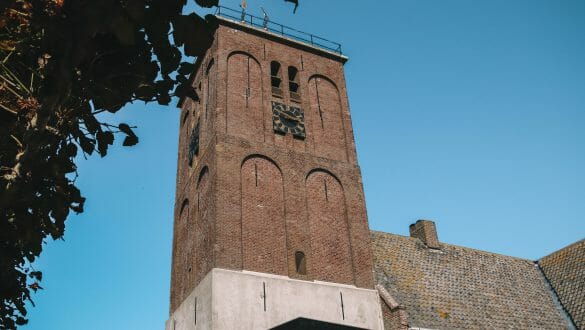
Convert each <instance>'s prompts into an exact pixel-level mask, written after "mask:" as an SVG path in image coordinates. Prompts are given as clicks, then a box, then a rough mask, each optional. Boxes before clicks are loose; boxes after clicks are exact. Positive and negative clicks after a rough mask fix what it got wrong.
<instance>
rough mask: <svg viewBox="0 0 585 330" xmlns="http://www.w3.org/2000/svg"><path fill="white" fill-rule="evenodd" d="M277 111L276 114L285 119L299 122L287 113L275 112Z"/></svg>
mask: <svg viewBox="0 0 585 330" xmlns="http://www.w3.org/2000/svg"><path fill="white" fill-rule="evenodd" d="M276 111H278V114H279V115H281V116H284V117H285V118H287V119H289V120H292V121H299V119H298V118H297V117H294V116H291V115H289V114H288V113H286V112H284V111H281V110H276Z"/></svg>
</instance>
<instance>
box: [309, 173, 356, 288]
mask: <svg viewBox="0 0 585 330" xmlns="http://www.w3.org/2000/svg"><path fill="white" fill-rule="evenodd" d="M305 185H306V187H305V190H306V201H307V213H308V217H309V227H310V228H309V229H310V230H309V232H310V235H311V255H310V258H311V267H310V269H309V272H310V273H311V274H312V276H313V277H314V278H316V279H319V280H322V281H329V282H338V283H348V284H349V283H353V267H352V260H351V252H350V251H351V243H350V240H349V227H348V223H347V210H346V204H345V194H344V191H343V186H342V185H341V182H340V181H339V180H338V179H337V178H336V177H335V176H334V175H333V174H332V173H330V172H328V171H326V170H322V169H317V170H313V171H311V172H310V173H309V174H308V175H307V178H306V182H305Z"/></svg>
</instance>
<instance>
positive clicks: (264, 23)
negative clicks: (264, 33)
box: [260, 6, 270, 30]
mask: <svg viewBox="0 0 585 330" xmlns="http://www.w3.org/2000/svg"><path fill="white" fill-rule="evenodd" d="M260 9H262V13H263V14H264V21H263V22H262V26H264V30H266V29H268V21H270V18H269V17H268V14H267V13H266V10H264V8H263V7H262V6H260Z"/></svg>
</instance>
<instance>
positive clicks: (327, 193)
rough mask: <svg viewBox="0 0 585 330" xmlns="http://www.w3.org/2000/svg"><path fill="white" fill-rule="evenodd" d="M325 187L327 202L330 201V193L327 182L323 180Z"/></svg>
mask: <svg viewBox="0 0 585 330" xmlns="http://www.w3.org/2000/svg"><path fill="white" fill-rule="evenodd" d="M323 185H324V186H325V200H326V201H329V191H328V190H327V180H325V179H324V180H323Z"/></svg>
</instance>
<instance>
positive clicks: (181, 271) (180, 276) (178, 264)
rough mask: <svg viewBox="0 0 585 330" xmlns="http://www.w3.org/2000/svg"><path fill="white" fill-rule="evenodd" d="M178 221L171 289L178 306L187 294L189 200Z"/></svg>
mask: <svg viewBox="0 0 585 330" xmlns="http://www.w3.org/2000/svg"><path fill="white" fill-rule="evenodd" d="M178 215H179V216H178V217H177V221H176V222H175V228H174V240H173V242H174V244H175V248H173V267H172V270H171V276H172V283H173V286H172V288H171V305H172V306H178V304H180V303H181V301H183V299H184V298H185V292H186V287H187V274H186V270H187V268H188V264H187V262H188V261H187V255H188V254H189V251H188V249H187V247H186V246H185V244H182V242H184V241H185V239H186V238H187V237H188V233H187V231H188V227H187V222H188V221H189V199H187V198H185V199H184V200H183V203H182V204H181V208H180V210H179V213H178ZM179 242H181V243H179Z"/></svg>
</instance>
